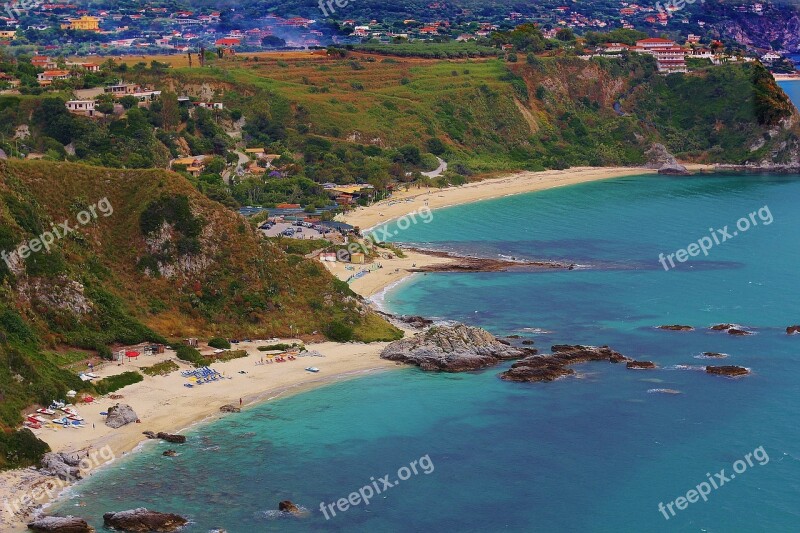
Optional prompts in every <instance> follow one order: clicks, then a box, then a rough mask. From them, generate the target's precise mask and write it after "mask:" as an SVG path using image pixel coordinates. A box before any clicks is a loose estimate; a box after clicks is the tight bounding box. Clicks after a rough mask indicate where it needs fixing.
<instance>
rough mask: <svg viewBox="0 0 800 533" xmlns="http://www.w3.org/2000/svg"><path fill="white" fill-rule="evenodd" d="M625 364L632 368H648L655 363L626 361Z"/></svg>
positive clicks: (652, 366)
mask: <svg viewBox="0 0 800 533" xmlns="http://www.w3.org/2000/svg"><path fill="white" fill-rule="evenodd" d="M625 366H626V368H630V369H632V370H650V369H653V368H655V367H656V364H655V363H654V362H652V361H628V363H627V364H626V365H625Z"/></svg>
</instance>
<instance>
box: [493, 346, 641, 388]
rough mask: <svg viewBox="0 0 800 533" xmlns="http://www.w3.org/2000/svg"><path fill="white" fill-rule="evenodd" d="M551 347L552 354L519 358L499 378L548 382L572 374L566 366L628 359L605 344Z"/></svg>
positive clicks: (616, 361)
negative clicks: (598, 345)
mask: <svg viewBox="0 0 800 533" xmlns="http://www.w3.org/2000/svg"><path fill="white" fill-rule="evenodd" d="M551 350H552V352H553V353H552V354H549V355H530V356H528V357H525V358H524V359H520V360H519V361H517V362H516V363H514V364H513V365H511V368H509V369H508V370H506V371H505V372H503V373H502V374H500V378H501V379H504V380H506V381H518V382H536V381H545V382H548V381H553V380H556V379H558V378H560V377H564V376H571V375H574V374H575V371H574V370H572V369H571V368H569V365H573V364H578V363H586V362H588V361H609V362H613V363H618V362H622V361H630V359H629V358H627V357H625V356H624V355H622V354H621V353H619V352H616V351H614V350H612V349H611V348H609V347H608V346H600V347H597V346H584V345H581V344H575V345H571V344H556V345H554V346H552V347H551Z"/></svg>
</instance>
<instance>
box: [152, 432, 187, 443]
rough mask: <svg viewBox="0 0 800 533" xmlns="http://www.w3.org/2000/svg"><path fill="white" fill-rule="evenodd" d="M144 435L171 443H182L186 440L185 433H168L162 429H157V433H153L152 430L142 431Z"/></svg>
mask: <svg viewBox="0 0 800 533" xmlns="http://www.w3.org/2000/svg"><path fill="white" fill-rule="evenodd" d="M143 434H144V436H145V437H147V438H148V439H161V440H163V441H166V442H171V443H173V444H183V443H184V442H186V436H185V435H173V434H170V433H164V432H163V431H159V432H158V433H153V432H152V431H144V432H143Z"/></svg>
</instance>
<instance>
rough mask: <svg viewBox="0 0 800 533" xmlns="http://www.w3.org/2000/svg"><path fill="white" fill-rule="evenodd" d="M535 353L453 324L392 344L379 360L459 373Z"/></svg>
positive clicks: (475, 330) (434, 328) (479, 330)
mask: <svg viewBox="0 0 800 533" xmlns="http://www.w3.org/2000/svg"><path fill="white" fill-rule="evenodd" d="M535 353H536V350H535V349H533V348H516V347H513V346H508V345H507V344H505V343H504V342H502V341H500V340H499V339H497V338H496V337H495V336H494V335H492V334H491V333H489V332H488V331H486V330H483V329H481V328H476V327H472V326H465V325H464V324H457V325H455V326H434V327H432V328H430V329H429V330H428V331H426V332H424V333H418V334H417V335H415V336H413V337H410V338H407V339H401V340H399V341H395V342H393V343H391V344H390V345H389V346H387V347H386V348H384V350H383V352H382V353H381V358H382V359H388V360H390V361H401V362H403V363H408V364H412V365H417V366H419V367H420V368H421V369H423V370H440V371H445V372H462V371H465V370H477V369H479V368H486V367H489V366H493V365H496V364H497V363H499V362H500V361H504V360H509V359H518V358H520V357H524V356H526V355H530V354H535Z"/></svg>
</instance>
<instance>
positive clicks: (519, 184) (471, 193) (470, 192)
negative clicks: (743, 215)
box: [338, 165, 708, 230]
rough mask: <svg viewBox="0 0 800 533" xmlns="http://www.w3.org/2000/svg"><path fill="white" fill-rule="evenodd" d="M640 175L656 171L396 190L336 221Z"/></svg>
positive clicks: (365, 225) (588, 171)
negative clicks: (446, 187)
mask: <svg viewBox="0 0 800 533" xmlns="http://www.w3.org/2000/svg"><path fill="white" fill-rule="evenodd" d="M687 167H688V168H699V169H706V168H708V167H706V166H702V165H698V166H689V165H687ZM642 174H656V171H655V170H652V169H646V168H631V167H575V168H570V169H567V170H545V171H542V172H517V173H515V174H511V175H509V176H504V177H500V178H491V179H486V180H483V181H477V182H473V183H468V184H466V185H462V186H460V187H451V188H448V189H435V188H431V189H419V188H412V189H410V190H408V191H404V190H399V191H396V192H395V193H394V195H392V197H391V198H389V199H387V200H383V201H381V202H378V203H375V204H373V205H371V206H369V207H358V208H356V209H355V210H353V211H351V212H349V213H346V214H345V215H342V216H340V217H338V218H339V219H341V220H343V221H344V222H347V223H348V224H351V225H353V226H357V227H359V228H361V229H362V230H365V229H369V228H373V227H375V226H377V225H380V224H383V223H385V222H388V221H390V220H392V219H395V218H399V217H401V216H403V215H406V214H409V213H411V212H414V211H418V210H419V209H420V208H424V207H425V206H427V207H428V208H430V209H439V208H442V207H448V206H452V205H461V204H467V203H471V202H477V201H480V200H489V199H491V198H500V197H503V196H510V195H512V194H522V193H526V192H534V191H542V190H545V189H552V188H553V187H564V186H566V185H576V184H578V183H586V182H589V181H597V180H603V179H609V178H620V177H624V176H638V175H642Z"/></svg>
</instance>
